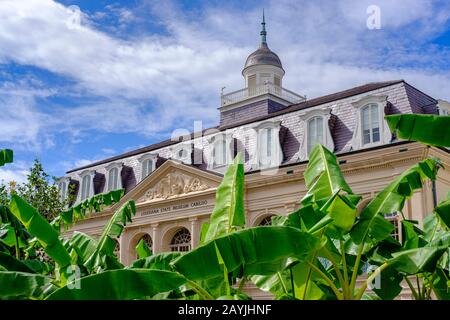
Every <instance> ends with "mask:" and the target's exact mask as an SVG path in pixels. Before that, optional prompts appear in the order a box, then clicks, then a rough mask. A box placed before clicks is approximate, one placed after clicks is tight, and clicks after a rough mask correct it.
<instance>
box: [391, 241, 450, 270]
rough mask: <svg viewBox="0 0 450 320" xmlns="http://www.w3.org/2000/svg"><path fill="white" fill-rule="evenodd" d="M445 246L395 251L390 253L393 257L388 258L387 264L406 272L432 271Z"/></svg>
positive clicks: (445, 248)
mask: <svg viewBox="0 0 450 320" xmlns="http://www.w3.org/2000/svg"><path fill="white" fill-rule="evenodd" d="M447 248H448V247H447V246H441V247H422V248H417V249H410V250H405V251H401V252H396V253H393V254H392V256H393V258H392V259H390V260H388V264H389V265H390V266H392V267H393V268H395V269H396V270H397V271H400V272H403V273H406V274H417V273H420V272H426V271H429V272H433V271H434V270H435V268H436V264H437V262H438V260H439V259H440V258H441V256H442V255H443V254H444V252H445V251H446V250H447Z"/></svg>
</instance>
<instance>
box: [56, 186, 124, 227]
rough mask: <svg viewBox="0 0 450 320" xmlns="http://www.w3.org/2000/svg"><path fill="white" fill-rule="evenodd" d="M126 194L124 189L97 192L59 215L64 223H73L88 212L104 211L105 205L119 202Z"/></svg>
mask: <svg viewBox="0 0 450 320" xmlns="http://www.w3.org/2000/svg"><path fill="white" fill-rule="evenodd" d="M124 194H125V190H124V189H118V190H112V191H109V192H107V193H99V194H96V195H94V196H93V197H91V198H89V199H86V200H84V201H83V202H81V203H79V204H77V205H76V206H74V207H71V208H69V209H67V210H65V211H63V212H61V213H60V215H59V216H60V217H61V220H62V221H63V222H64V223H66V224H67V225H71V224H73V223H74V222H76V221H78V220H81V219H84V218H85V217H86V216H87V215H88V214H92V213H94V212H100V211H102V209H103V206H110V205H112V204H114V203H117V202H119V201H120V199H121V198H122V197H123V195H124Z"/></svg>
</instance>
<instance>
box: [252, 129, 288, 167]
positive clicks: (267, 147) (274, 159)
mask: <svg viewBox="0 0 450 320" xmlns="http://www.w3.org/2000/svg"><path fill="white" fill-rule="evenodd" d="M254 128H255V129H256V132H257V137H258V140H257V145H256V150H255V155H256V157H255V158H256V159H255V160H257V161H254V162H253V163H252V166H254V168H255V169H268V168H274V167H277V166H279V165H280V164H281V162H282V161H283V152H282V150H281V144H280V140H279V132H280V128H281V122H280V121H270V122H269V121H268V122H263V123H261V124H258V125H257V126H255V127H254Z"/></svg>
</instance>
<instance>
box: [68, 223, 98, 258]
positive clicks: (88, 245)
mask: <svg viewBox="0 0 450 320" xmlns="http://www.w3.org/2000/svg"><path fill="white" fill-rule="evenodd" d="M69 244H70V246H71V247H72V248H73V249H74V250H75V251H76V253H77V255H78V257H79V258H80V259H81V263H85V262H86V261H87V259H88V258H89V257H90V256H91V255H92V254H93V253H94V251H95V249H96V248H97V245H98V243H97V241H96V240H95V239H94V238H92V237H90V236H88V235H87V234H84V233H82V232H79V231H74V233H73V234H72V238H71V239H70V241H69Z"/></svg>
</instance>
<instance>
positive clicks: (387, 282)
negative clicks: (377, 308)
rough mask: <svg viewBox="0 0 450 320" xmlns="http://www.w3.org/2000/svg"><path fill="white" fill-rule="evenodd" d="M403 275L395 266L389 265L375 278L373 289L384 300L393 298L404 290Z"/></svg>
mask: <svg viewBox="0 0 450 320" xmlns="http://www.w3.org/2000/svg"><path fill="white" fill-rule="evenodd" d="M402 281H403V275H402V274H401V273H399V272H398V271H397V270H395V268H393V267H387V268H386V269H384V270H383V271H382V272H381V273H380V274H379V276H378V279H375V281H374V283H373V284H372V285H373V287H372V290H373V292H375V293H376V295H377V296H378V297H380V298H381V299H382V300H393V299H395V297H397V296H398V295H399V294H400V292H401V291H402V289H403V288H402V286H401V282H402Z"/></svg>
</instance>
